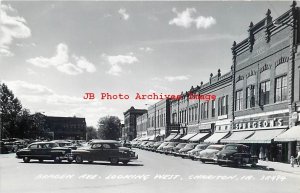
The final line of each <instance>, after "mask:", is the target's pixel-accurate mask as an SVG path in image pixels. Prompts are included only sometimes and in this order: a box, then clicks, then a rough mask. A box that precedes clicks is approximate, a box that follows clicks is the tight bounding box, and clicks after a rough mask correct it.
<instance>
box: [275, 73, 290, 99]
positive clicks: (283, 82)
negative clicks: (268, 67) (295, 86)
mask: <svg viewBox="0 0 300 193" xmlns="http://www.w3.org/2000/svg"><path fill="white" fill-rule="evenodd" d="M275 83H276V86H275V102H278V101H284V100H287V96H288V88H287V76H281V77H279V78H276V80H275Z"/></svg>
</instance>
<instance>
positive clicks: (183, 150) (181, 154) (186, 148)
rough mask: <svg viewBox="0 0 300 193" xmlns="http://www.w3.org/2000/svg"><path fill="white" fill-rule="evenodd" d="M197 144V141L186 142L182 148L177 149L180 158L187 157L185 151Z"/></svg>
mask: <svg viewBox="0 0 300 193" xmlns="http://www.w3.org/2000/svg"><path fill="white" fill-rule="evenodd" d="M196 145H198V143H188V144H186V145H185V146H184V147H183V148H181V149H180V150H179V151H178V155H180V156H181V157H182V158H185V157H188V154H187V152H188V151H190V150H192V149H194V148H195V147H196Z"/></svg>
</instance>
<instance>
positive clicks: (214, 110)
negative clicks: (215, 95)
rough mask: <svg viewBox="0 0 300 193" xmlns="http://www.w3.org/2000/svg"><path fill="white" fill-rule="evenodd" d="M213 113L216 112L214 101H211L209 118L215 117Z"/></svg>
mask: <svg viewBox="0 0 300 193" xmlns="http://www.w3.org/2000/svg"><path fill="white" fill-rule="evenodd" d="M215 112H216V101H214V100H212V101H211V117H215Z"/></svg>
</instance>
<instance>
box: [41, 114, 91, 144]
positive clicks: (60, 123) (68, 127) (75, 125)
mask: <svg viewBox="0 0 300 193" xmlns="http://www.w3.org/2000/svg"><path fill="white" fill-rule="evenodd" d="M46 126H47V128H49V129H50V132H51V133H52V135H53V138H54V139H76V140H78V139H85V138H86V122H85V118H78V117H51V116H46Z"/></svg>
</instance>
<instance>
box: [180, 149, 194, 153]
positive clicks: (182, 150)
mask: <svg viewBox="0 0 300 193" xmlns="http://www.w3.org/2000/svg"><path fill="white" fill-rule="evenodd" d="M190 150H192V148H182V149H180V150H179V152H187V151H190Z"/></svg>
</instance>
